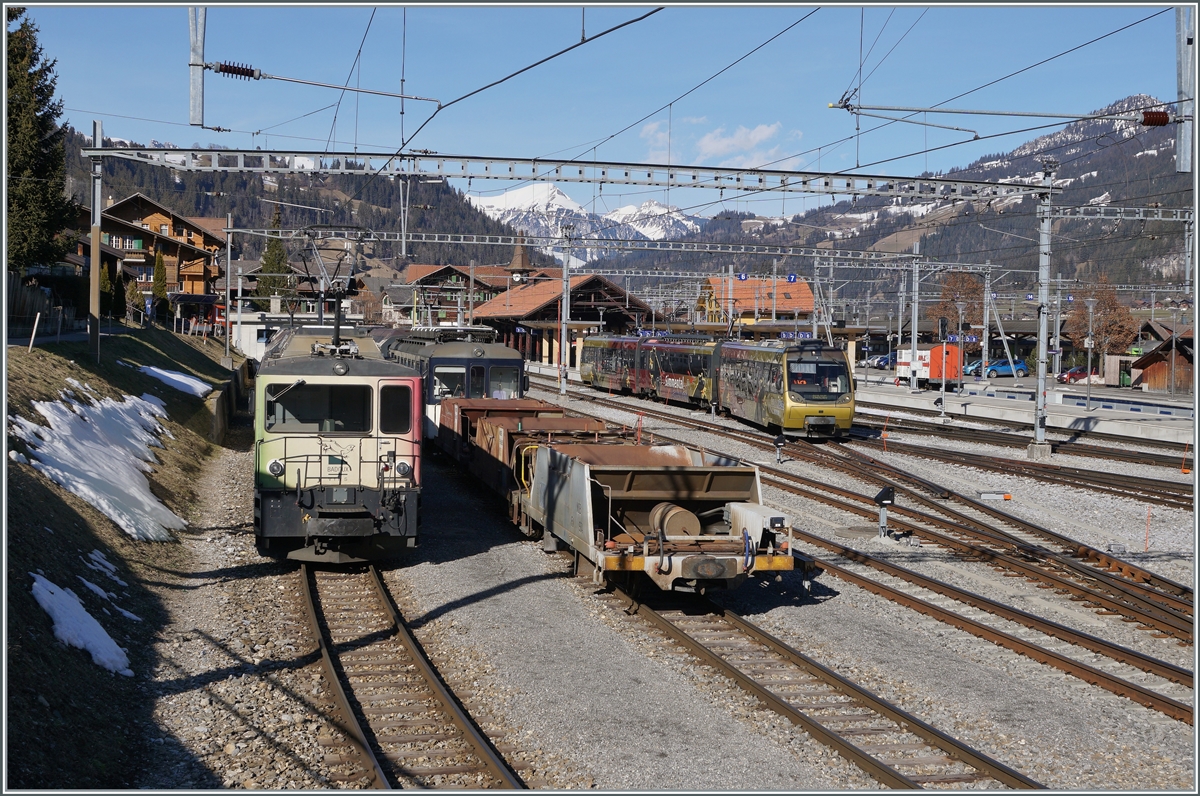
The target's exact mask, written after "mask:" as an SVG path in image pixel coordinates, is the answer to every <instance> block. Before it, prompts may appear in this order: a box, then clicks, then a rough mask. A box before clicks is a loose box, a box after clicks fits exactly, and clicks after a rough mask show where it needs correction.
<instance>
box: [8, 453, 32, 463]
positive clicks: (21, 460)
mask: <svg viewBox="0 0 1200 796" xmlns="http://www.w3.org/2000/svg"><path fill="white" fill-rule="evenodd" d="M8 458H10V459H12V460H13V461H14V462H16V463H17V464H29V460H28V459H26V458H25V456H24V455H23V454H21V453H18V452H17V451H9V452H8Z"/></svg>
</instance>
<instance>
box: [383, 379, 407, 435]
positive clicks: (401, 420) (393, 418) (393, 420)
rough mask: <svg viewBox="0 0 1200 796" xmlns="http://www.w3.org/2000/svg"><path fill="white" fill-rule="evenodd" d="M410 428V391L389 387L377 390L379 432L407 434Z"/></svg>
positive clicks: (400, 387)
mask: <svg viewBox="0 0 1200 796" xmlns="http://www.w3.org/2000/svg"><path fill="white" fill-rule="evenodd" d="M411 428H412V390H410V389H409V388H408V387H402V386H391V387H381V388H380V389H379V430H380V431H381V432H382V433H384V434H407V433H408V432H409V430H410V429H411Z"/></svg>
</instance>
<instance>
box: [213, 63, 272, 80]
mask: <svg viewBox="0 0 1200 796" xmlns="http://www.w3.org/2000/svg"><path fill="white" fill-rule="evenodd" d="M215 71H216V72H217V73H218V74H222V75H230V76H231V77H241V78H245V79H247V80H249V79H250V78H254V79H255V80H258V79H259V77H260V76H261V74H262V73H261V72H259V71H258V70H257V69H254V68H253V67H249V66H246V65H244V64H231V63H226V62H224V61H222V62H221V63H219V64H217V66H216V69H215Z"/></svg>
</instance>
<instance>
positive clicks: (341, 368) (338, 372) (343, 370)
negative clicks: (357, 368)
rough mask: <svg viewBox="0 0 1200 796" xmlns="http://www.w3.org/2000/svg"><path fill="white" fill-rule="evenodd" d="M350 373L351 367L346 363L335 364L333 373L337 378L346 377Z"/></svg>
mask: <svg viewBox="0 0 1200 796" xmlns="http://www.w3.org/2000/svg"><path fill="white" fill-rule="evenodd" d="M349 372H350V366H349V365H347V364H346V363H345V362H337V363H334V366H333V373H334V375H335V376H345V375H346V374H347V373H349Z"/></svg>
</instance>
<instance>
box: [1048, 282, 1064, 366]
mask: <svg viewBox="0 0 1200 796" xmlns="http://www.w3.org/2000/svg"><path fill="white" fill-rule="evenodd" d="M1054 282H1055V291H1054V340H1053V341H1052V342H1053V344H1054V370H1053V371H1052V374H1051V375H1053V374H1056V373H1061V372H1062V274H1058V275H1057V276H1055V277H1054Z"/></svg>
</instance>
